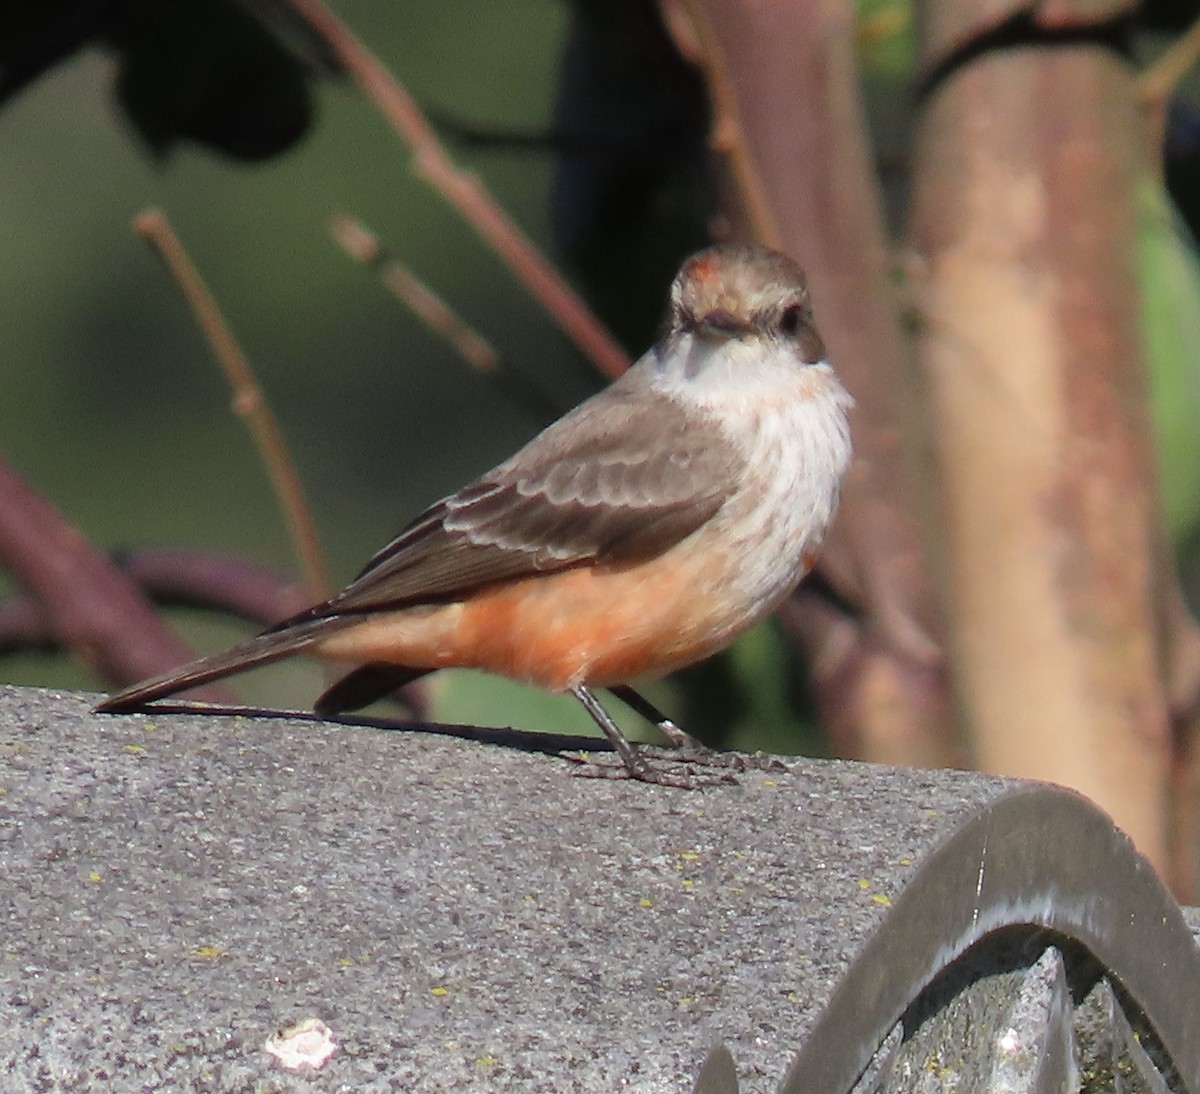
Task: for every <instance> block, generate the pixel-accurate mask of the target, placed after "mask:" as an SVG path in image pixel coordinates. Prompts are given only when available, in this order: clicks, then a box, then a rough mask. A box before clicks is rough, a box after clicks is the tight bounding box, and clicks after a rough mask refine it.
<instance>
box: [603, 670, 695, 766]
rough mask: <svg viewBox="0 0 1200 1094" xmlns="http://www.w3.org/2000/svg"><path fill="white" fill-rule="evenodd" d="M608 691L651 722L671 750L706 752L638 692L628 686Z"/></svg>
mask: <svg viewBox="0 0 1200 1094" xmlns="http://www.w3.org/2000/svg"><path fill="white" fill-rule="evenodd" d="M608 690H609V691H610V692H611V693H612V694H613V695H615V696H616V697H617V698H618V699H620V700H621V702H622V703H624V704H625V705H626V706H627V707H629V709H630V710H632V711H634V712H636V713H637V714H640V715H641V716H642V717H643V718H645V719H646V721H647V722H653V723H654V725H655V727H656V728H657V729H658V731H659V733H661V734H662V735H663V736H664V737H666V739H667V740H668V741H669V742H670V743H671V747H672V748H679V749H687V750H688V751H689V752H695V753H700V752H706V751H708V748H707V746H706V745H702V744H701V743H700V742H699V741H697V740H696V738H695V737H693V736H692V735H691V734H690V733H687V732H685V731H684V730H682V729H680V728H679V726H678V725H677V724H676V723H675V722H673V721H672V720H671V719H670V718H668V717H667V716H666V715H665V714H664V713H663V712H662V711H661V710H659V709H658V707H656V706H655V705H654V704H653V703H652V702H650V700H649V699H647V698H646V697H645V696H644V695H642V694H640V693H639V692H636V691H634V690H633V688H631V687H630V686H629V685H628V684H618V685H617V686H616V687H611V688H609V689H608Z"/></svg>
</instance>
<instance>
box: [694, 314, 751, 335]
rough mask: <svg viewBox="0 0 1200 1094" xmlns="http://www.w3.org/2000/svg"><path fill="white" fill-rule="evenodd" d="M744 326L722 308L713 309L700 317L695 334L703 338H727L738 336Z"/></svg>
mask: <svg viewBox="0 0 1200 1094" xmlns="http://www.w3.org/2000/svg"><path fill="white" fill-rule="evenodd" d="M745 327H746V324H745V323H744V322H743V321H742V320H741V319H739V318H738V317H737V316H736V315H734V314H733V312H729V311H726V310H725V309H724V308H714V309H713V310H712V311H710V312H706V313H705V314H704V315H702V316H701V317H700V321H699V322H698V323H697V324H696V333H697V334H699V335H701V336H702V337H705V338H729V337H731V336H732V335H735V334H739V333H741V331H743V330H744V329H745Z"/></svg>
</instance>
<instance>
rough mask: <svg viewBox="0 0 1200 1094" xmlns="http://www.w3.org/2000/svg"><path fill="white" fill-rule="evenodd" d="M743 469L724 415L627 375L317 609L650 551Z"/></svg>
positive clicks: (427, 594)
mask: <svg viewBox="0 0 1200 1094" xmlns="http://www.w3.org/2000/svg"><path fill="white" fill-rule="evenodd" d="M744 471H745V466H744V461H743V460H742V459H741V458H740V455H739V450H738V449H736V447H734V446H731V445H730V444H729V443H728V441H727V440H726V439H725V437H724V435H723V433H722V432H721V429H720V427H719V424H718V423H717V422H716V420H715V419H713V420H709V419H707V418H703V417H700V416H698V415H697V412H696V411H695V410H694V409H693V408H689V409H688V410H687V412H686V417H685V416H684V412H683V411H682V410H681V409H680V407H679V405H678V404H677V403H676V402H675V401H674V400H673V399H671V398H670V397H669V396H667V395H663V394H660V393H657V392H655V391H654V390H652V389H650V388H649V386H648V384H647V382H646V380H645V379H644V377H639V376H634V375H633V374H626V378H623V380H621V381H618V382H617V383H616V384H614V385H613V386H612V387H610V388H608V389H607V391H605V392H604V393H602V395H601V396H599V397H597V398H594V399H591V400H588V402H586V403H584V404H582V405H581V406H580V407H578V408H577V409H576V410H574V411H572V412H571V413H570V414H568V415H566V416H565V417H564V418H562V419H560V420H559V421H558V422H556V423H554V424H553V425H552V426H550V427H549V428H548V429H546V430H545V431H543V432H542V433H540V434H539V435H538V436H537V437H535V438H534V439H533V440H532V441H530V442H529V444H527V445H526V446H525V447H524V448H523V449H521V450H520V451H519V452H518V453H517V454H516V455H515V456H513V457H512V458H511V459H509V460H507V461H506V462H505V463H502V464H500V466H499V467H497V468H495V469H494V470H492V471H491V472H489V473H488V474H486V475H484V476H483V477H482V478H481V479H479V480H478V481H476V482H474V483H471V484H470V485H469V486H466V487H464V488H463V489H462V490H460V491H458V492H457V493H456V494H452V495H450V496H449V497H446V498H443V499H442V500H440V501H438V502H436V503H435V504H433V505H432V506H430V507H429V508H428V509H427V510H426V511H425V512H424V513H422V514H421V515H420V516H419V517H417V519H416V520H414V521H413V522H412V523H411V524H410V525H409V526H408V527H407V528H406V529H404V531H402V532H401V533H400V535H399V536H397V537H396V539H394V540H393V541H392V542H391V543H389V544H388V545H387V546H386V547H384V548H383V550H381V551H380V552H379V553H378V554H376V555H375V557H374V558H372V559H371V561H370V562H369V563H368V564H367V565H366V567H365V568H364V569H363V571H362V573H361V574H359V576H358V577H357V578H356V579H355V580H354V581H353V582H352V583H351V584H350V585H349V586H348V587H347V588H346V589H345V590H344V591H343V592H342V593H340V594H338V595H337V596H336V597H334V598H333V599H332V600H330V601H329V602H327V603H326V604H324V605H321V607H320V608H318V609H315V610H314V613H313V614H319V615H338V614H348V613H349V614H353V613H358V612H363V611H371V610H376V609H379V608H387V607H401V606H404V605H407V604H413V603H421V602H432V601H436V600H441V599H453V598H455V597H457V596H461V595H464V594H465V593H467V592H469V591H470V590H471V589H473V588H477V587H479V586H482V585H486V584H490V583H492V582H496V581H503V580H508V579H513V578H517V577H523V576H527V575H530V574H533V573H538V572H547V571H553V570H560V569H565V568H568V567H573V566H581V565H592V564H596V563H599V562H611V561H621V560H626V559H634V558H638V557H647V556H650V555H652V554H655V553H658V552H660V551H662V550H665V549H666V548H667V547H670V546H672V545H673V544H675V543H677V542H679V541H680V540H681V539H683V538H685V537H686V536H688V535H690V534H691V533H692V532H694V531H695V530H696V529H697V528H699V527H700V526H701V525H702V524H704V523H705V521H707V520H708V519H709V518H710V517H711V516H712V515H713V514H714V513H715V512H716V511H717V509H719V508H720V506H721V504H722V503H723V501H724V500H725V498H726V497H728V496H729V494H730V492H731V491H732V490H733V489H734V487H735V486H736V484H737V482H738V480H739V479H740V478H741V476H742V474H743V472H744Z"/></svg>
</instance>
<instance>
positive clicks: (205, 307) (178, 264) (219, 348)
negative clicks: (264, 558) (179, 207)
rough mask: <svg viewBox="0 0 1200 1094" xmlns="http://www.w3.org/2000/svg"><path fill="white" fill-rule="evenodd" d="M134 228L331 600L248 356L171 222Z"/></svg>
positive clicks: (313, 580)
mask: <svg viewBox="0 0 1200 1094" xmlns="http://www.w3.org/2000/svg"><path fill="white" fill-rule="evenodd" d="M133 226H134V229H135V230H136V231H137V233H138V234H139V235H141V236H142V237H143V238H144V239H146V240H147V241H148V242H149V243H150V244H151V245H152V246H153V247H154V248H155V250H156V251H157V252H158V254H159V256H160V257H161V258H162V260H163V261H164V262H165V263H166V265H167V268H168V269H169V270H170V272H171V276H172V277H173V278H174V279H175V283H176V284H177V285H178V286H179V289H180V291H181V292H182V293H183V296H184V299H185V300H187V303H188V306H189V307H190V308H191V309H192V315H193V316H194V317H195V319H196V322H197V324H198V325H199V327H200V329H201V331H202V332H203V334H204V336H205V338H206V339H207V340H208V344H209V346H210V347H211V348H212V351H213V354H214V356H215V357H216V358H217V361H218V362H219V363H220V365H221V368H222V369H223V370H224V372H225V376H226V378H227V379H228V381H229V386H230V387H231V388H232V389H233V411H234V413H235V414H237V415H238V417H240V418H242V419H243V421H245V423H246V428H247V429H249V431H250V435H251V437H252V438H253V439H254V443H255V444H256V445H257V447H258V451H259V455H260V456H261V457H262V460H263V463H264V464H265V465H266V468H267V475H268V477H269V478H270V480H271V486H272V487H273V488H274V490H275V496H276V498H277V499H278V501H279V506H280V508H281V509H282V511H283V516H284V520H285V521H286V522H287V526H288V531H289V532H290V534H291V537H292V544H293V546H294V547H295V550H296V554H297V556H298V558H299V561H300V567H301V570H302V572H303V574H304V582H305V585H306V586H307V587H308V589H309V591H310V593H311V595H312V597H313V599H315V600H320V599H324V598H325V597H326V596H328V595H329V571H328V569H327V567H326V565H325V558H324V555H323V554H322V551H321V545H320V541H319V540H318V538H317V530H316V526H315V524H314V523H313V518H312V510H311V509H310V507H309V505H308V501H307V500H306V498H305V496H304V487H303V486H302V485H301V483H300V477H299V475H297V474H296V468H295V465H294V464H293V463H292V460H291V457H290V456H289V455H288V451H287V446H286V445H285V444H284V442H283V437H282V436H281V435H280V432H279V426H278V425H277V423H276V421H275V417H274V415H273V414H272V413H271V409H270V407H268V406H267V403H266V400H265V398H264V397H263V393H262V389H261V388H260V387H259V386H258V382H257V381H256V380H255V377H254V373H253V372H252V371H251V369H250V364H249V362H248V361H247V359H246V355H245V353H243V352H242V348H241V346H239V345H238V343H237V339H236V338H234V336H233V332H232V331H231V330H230V329H229V326H228V324H227V323H226V322H225V319H224V317H223V316H222V315H221V311H220V309H219V308H218V307H217V303H216V301H215V300H214V299H213V297H212V294H211V293H210V292H209V291H208V287H207V286H206V285H205V284H204V281H203V279H202V278H201V277H200V274H199V273H198V271H197V270H196V267H195V266H194V265H193V264H192V261H191V259H189V258H188V256H187V252H186V251H185V250H184V249H183V244H181V243H180V241H179V237H178V236H176V235H175V233H174V231H173V230H172V229H171V225H170V224H169V223H168V222H167V219H166V217H164V216H163V214H162V213H160V212H159V211H158V210H156V209H148V210H146V211H145V212H144V213H141V214H139V215H138V216H137V217H136V218H135V220H134V222H133Z"/></svg>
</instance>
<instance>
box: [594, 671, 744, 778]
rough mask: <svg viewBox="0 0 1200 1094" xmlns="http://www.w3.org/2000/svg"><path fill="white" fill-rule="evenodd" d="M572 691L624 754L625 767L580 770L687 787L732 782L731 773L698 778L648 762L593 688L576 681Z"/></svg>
mask: <svg viewBox="0 0 1200 1094" xmlns="http://www.w3.org/2000/svg"><path fill="white" fill-rule="evenodd" d="M571 694H572V695H574V696H575V698H576V699H578V700H579V701H580V702H581V703H582V704H583V709H584V710H586V711H587V712H588V713H589V714H590V715H591V716H592V719H593V720H594V721H595V723H596V725H598V726H599V727H600V728H601V730H603V732H604V736H605V737H607V738H608V739H609V741H610V742H611V744H612V746H613V748H614V749H616V751H617V755H618V756H620V757H621V762H622V763H623V764H624V767H623V768H613V767H596V766H595V765H591V766H589V768H587V769H586V770H581V771H580V773H581V774H586V775H588V776H589V777H594V778H607V779H624V778H628V779H637V780H638V781H639V782H645V783H659V784H660V785H662V786H678V787H682V788H683V789H685V790H691V789H694V788H695V787H697V786H703V785H706V784H707V783H710V782H730V781H732V777H731V776H724V775H723V776H721V777H720V778H718V779H716V780H712V779H696V778H694V777H693V776H691V775H688V774H684V773H682V772H674V771H663V770H661V769H659V768H657V767H652V766H651V765H650V764H649V763H647V762H646V758H645V757H644V756H642V755H641V753H639V752H638V750H637V749H636V748H635V747H634V745H633V744H632V743H631V742H630V740H629V738H627V737H626V736H625V734H623V733H622V732H621V731H620V729H618V728H617V723H616V722H614V721H613V720H612V718H611V717H610V716H609V713H608V711H607V710H605V709H604V707H602V706H601V705H600V701H599V700H598V699H597V698H596V697H595V696H594V695H593V694H592V692H591V689H589V688H587V687H585V686H584V685H583V684H576V685H575V686H574V687H573V688H571Z"/></svg>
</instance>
